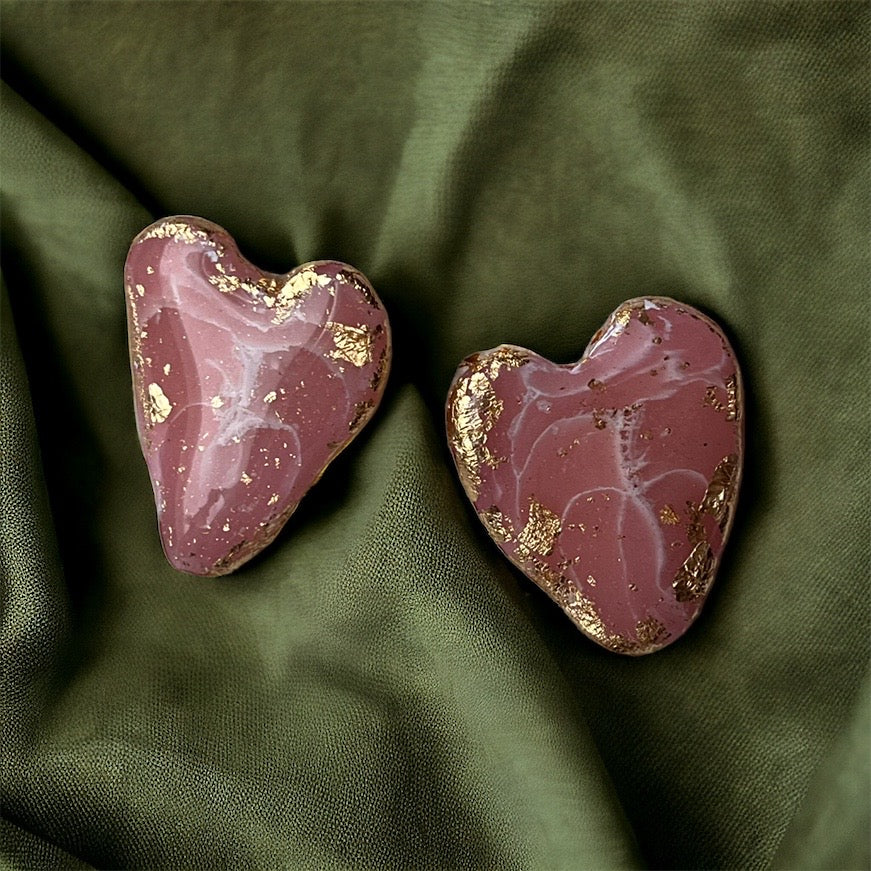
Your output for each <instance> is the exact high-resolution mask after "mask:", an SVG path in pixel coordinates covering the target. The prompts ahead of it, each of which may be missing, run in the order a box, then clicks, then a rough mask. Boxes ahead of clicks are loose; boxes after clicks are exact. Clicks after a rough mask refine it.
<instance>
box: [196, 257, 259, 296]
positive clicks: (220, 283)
mask: <svg viewBox="0 0 871 871" xmlns="http://www.w3.org/2000/svg"><path fill="white" fill-rule="evenodd" d="M209 284H211V285H212V286H214V287H217V288H218V290H219V291H220V292H221V293H235V292H236V291H237V290H244V291H245V292H246V293H248V294H250V295H251V296H253V297H254V298H255V299H259V298H260V296H261V294H267V295H268V294H270V293H274V292H275V281H274V280H273V279H271V278H266V277H262V278H258V279H257V281H247V280H246V279H243V278H239V276H238V275H235V274H233V273H231V272H227V270H226V269H224V265H223V264H222V263H220V262H218V263H216V264H215V274H214V275H210V276H209Z"/></svg>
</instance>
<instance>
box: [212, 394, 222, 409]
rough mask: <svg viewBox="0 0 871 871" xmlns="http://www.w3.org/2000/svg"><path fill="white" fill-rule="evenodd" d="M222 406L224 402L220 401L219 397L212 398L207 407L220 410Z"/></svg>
mask: <svg viewBox="0 0 871 871" xmlns="http://www.w3.org/2000/svg"><path fill="white" fill-rule="evenodd" d="M223 404H224V400H223V399H221V397H220V396H213V397H212V399H211V401H210V402H209V405H211V406H212V408H220V407H221V406H222V405H223Z"/></svg>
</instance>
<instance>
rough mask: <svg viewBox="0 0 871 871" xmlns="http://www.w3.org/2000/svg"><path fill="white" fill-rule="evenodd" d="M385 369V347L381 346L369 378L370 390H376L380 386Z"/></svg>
mask: <svg viewBox="0 0 871 871" xmlns="http://www.w3.org/2000/svg"><path fill="white" fill-rule="evenodd" d="M386 369H387V348H386V347H385V348H382V349H381V353H380V354H379V356H378V366H377V367H376V368H375V371H374V372H373V373H372V377H371V378H370V379H369V389H370V390H378V388H379V387H380V386H381V381H382V379H383V378H384V372H385V371H386Z"/></svg>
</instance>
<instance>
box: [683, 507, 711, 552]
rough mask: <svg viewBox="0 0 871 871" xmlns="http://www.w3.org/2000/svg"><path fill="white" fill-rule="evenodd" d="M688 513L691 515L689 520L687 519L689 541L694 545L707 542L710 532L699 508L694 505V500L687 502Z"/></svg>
mask: <svg viewBox="0 0 871 871" xmlns="http://www.w3.org/2000/svg"><path fill="white" fill-rule="evenodd" d="M687 514H688V515H689V520H688V521H687V541H688V542H689V543H690V544H692V545H696V544H701V543H703V542H707V540H708V533H707V530H706V529H705V524H704V522H703V521H702V515H701V511H700V510H699V508H698V507H697V506H696V505H693V503H692V502H687Z"/></svg>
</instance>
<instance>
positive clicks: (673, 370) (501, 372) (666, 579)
mask: <svg viewBox="0 0 871 871" xmlns="http://www.w3.org/2000/svg"><path fill="white" fill-rule="evenodd" d="M741 390H742V388H741V374H740V371H739V369H738V364H737V362H736V360H735V355H734V353H733V351H732V349H731V347H730V345H729V342H728V340H727V339H726V337H725V336H724V335H723V332H722V331H721V330H720V328H719V327H718V326H717V325H716V324H715V323H714V322H713V321H712V320H711V319H710V318H708V317H706V316H705V315H703V314H702V313H701V312H699V311H696V310H695V309H693V308H690V307H689V306H687V305H683V304H681V303H679V302H676V301H675V300H673V299H667V298H663V297H654V298H640V299H633V300H629V301H628V302H625V303H623V305H621V306H620V307H619V308H618V309H617V310H616V311H615V312H614V313H613V314H612V315H611V316H610V317H609V318H608V321H607V322H606V323H605V326H604V327H603V328H602V329H601V330H599V332H598V333H596V335H595V336H594V337H593V340H592V341H591V342H590V344H589V346H588V347H587V350H586V351H585V352H584V355H583V357H582V358H581V360H580V362H578V363H576V364H569V365H564V366H559V365H556V364H554V363H551V362H550V361H549V360H546V359H544V358H542V357H540V356H538V355H537V354H534V353H532V352H531V351H527V350H525V349H523V348H518V347H514V346H512V345H500V346H499V347H498V348H494V349H493V350H490V351H484V352H482V353H479V354H473V355H472V356H470V357H468V358H467V359H466V360H464V361H463V363H462V364H461V365H460V367H459V370H458V371H457V374H456V376H455V377H454V381H453V384H452V385H451V388H450V393H449V395H448V401H447V410H446V423H447V433H448V441H449V444H450V449H451V453H452V454H453V458H454V462H455V463H456V467H457V471H458V472H459V476H460V480H461V482H462V485H463V488H464V489H465V491H466V494H467V495H468V497H469V499H470V500H471V501H472V504H473V506H474V507H475V511H476V512H477V514H478V516H479V517H480V519H481V521H482V522H483V524H484V526H485V527H486V528H487V531H488V532H489V533H490V535H491V536H492V538H493V539H494V540H495V541H496V543H497V545H498V546H499V548H500V550H501V551H502V552H503V553H504V554H505V556H507V557H508V559H510V560H511V562H513V563H514V565H515V566H517V567H518V568H519V569H520V570H521V571H522V572H524V573H525V574H526V575H527V577H529V578H530V579H531V580H533V581H534V582H535V583H536V584H538V586H540V587H541V588H542V589H543V590H544V591H545V592H546V593H547V594H548V595H549V596H550V597H551V598H552V599H553V600H554V601H555V602H556V603H557V604H558V605H560V607H561V608H562V609H563V610H564V611H565V612H566V614H568V616H569V617H570V618H571V620H572V621H573V622H574V623H575V624H576V625H577V627H578V628H579V629H580V630H581V631H582V632H583V633H584V634H585V635H587V636H588V637H589V638H591V639H592V640H593V641H596V642H597V643H598V644H600V645H602V646H603V647H606V648H607V649H609V650H612V651H615V652H617V653H625V654H631V655H640V654H645V653H652V652H653V651H655V650H659V649H660V648H661V647H664V646H665V645H667V644H671V643H672V642H673V641H675V640H677V639H678V638H679V637H680V636H681V635H683V633H684V632H686V630H687V629H688V628H689V626H690V625H691V624H692V622H693V621H694V620H695V619H696V617H697V616H698V614H699V612H700V610H701V608H702V605H703V604H704V601H705V597H706V596H707V594H708V591H709V590H710V588H711V584H712V583H713V580H714V575H715V573H716V571H717V567H718V565H719V562H720V556H721V554H722V552H723V547H724V545H725V543H726V539H727V538H728V535H729V531H730V528H731V525H732V518H733V516H734V509H735V502H736V497H737V493H738V485H739V482H740V479H741V469H742V463H743V455H744V432H743V427H744V424H743V401H742V392H741Z"/></svg>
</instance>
